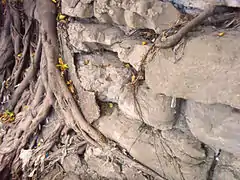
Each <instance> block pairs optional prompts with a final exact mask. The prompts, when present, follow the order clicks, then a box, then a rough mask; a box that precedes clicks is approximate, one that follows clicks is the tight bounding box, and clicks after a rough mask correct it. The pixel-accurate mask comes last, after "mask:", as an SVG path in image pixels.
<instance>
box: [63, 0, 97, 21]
mask: <svg viewBox="0 0 240 180" xmlns="http://www.w3.org/2000/svg"><path fill="white" fill-rule="evenodd" d="M92 2H93V0H62V6H61V7H62V13H63V14H66V15H69V16H74V17H80V18H90V17H92V16H93V3H92Z"/></svg>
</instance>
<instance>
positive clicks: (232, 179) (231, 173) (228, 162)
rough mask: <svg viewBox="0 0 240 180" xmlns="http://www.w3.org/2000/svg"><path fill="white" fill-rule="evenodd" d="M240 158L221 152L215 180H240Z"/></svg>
mask: <svg viewBox="0 0 240 180" xmlns="http://www.w3.org/2000/svg"><path fill="white" fill-rule="evenodd" d="M239 167H240V158H239V157H235V156H233V155H232V154H230V153H227V152H224V151H223V152H221V154H220V156H219V161H218V163H217V166H216V168H215V171H214V175H213V180H219V179H229V180H238V179H240V168H239Z"/></svg>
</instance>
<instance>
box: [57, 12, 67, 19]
mask: <svg viewBox="0 0 240 180" xmlns="http://www.w3.org/2000/svg"><path fill="white" fill-rule="evenodd" d="M65 18H66V16H65V15H63V14H60V13H59V14H58V20H59V21H61V20H64V19H65Z"/></svg>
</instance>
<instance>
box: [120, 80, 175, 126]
mask: <svg viewBox="0 0 240 180" xmlns="http://www.w3.org/2000/svg"><path fill="white" fill-rule="evenodd" d="M171 99H172V98H171V97H167V96H165V95H163V94H155V93H153V92H152V90H151V89H149V88H148V87H147V86H146V84H144V85H141V86H139V87H138V90H137V94H136V95H135V97H134V90H133V87H132V86H125V88H124V89H123V92H121V93H120V96H119V101H118V105H119V109H120V110H121V111H122V112H123V113H124V114H125V115H126V116H127V117H129V118H130V119H138V120H143V121H144V122H145V123H146V124H148V125H150V126H152V127H154V128H156V129H162V130H163V129H171V128H172V126H173V124H174V122H175V116H174V112H175V110H174V109H172V108H171ZM137 104H138V105H139V107H140V111H139V112H138V110H137V106H138V105H137ZM139 115H140V116H139Z"/></svg>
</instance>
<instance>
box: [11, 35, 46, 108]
mask: <svg viewBox="0 0 240 180" xmlns="http://www.w3.org/2000/svg"><path fill="white" fill-rule="evenodd" d="M41 53H42V43H41V39H39V42H38V46H37V50H36V56H35V60H34V62H33V63H32V66H31V67H30V70H28V72H27V75H26V77H25V78H24V79H23V81H22V82H21V83H20V85H19V86H18V87H17V89H16V90H15V91H14V94H13V97H12V99H11V101H10V102H9V105H8V109H9V110H10V111H12V110H13V109H14V107H15V106H16V104H17V101H18V100H19V98H20V97H21V94H22V93H23V91H24V90H25V89H26V88H27V87H28V85H29V84H30V82H31V81H33V80H34V77H35V76H36V74H37V70H38V68H39V63H40V60H41Z"/></svg>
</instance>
